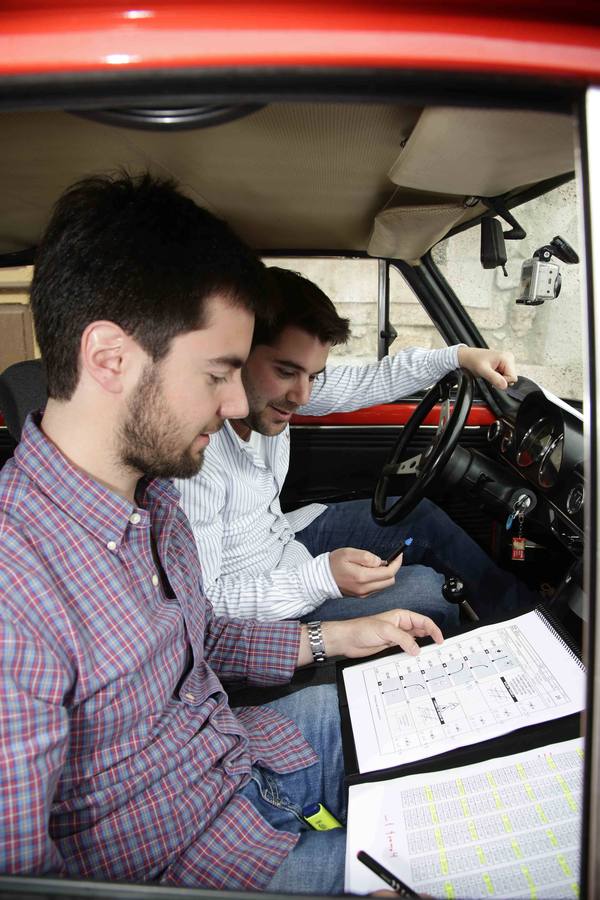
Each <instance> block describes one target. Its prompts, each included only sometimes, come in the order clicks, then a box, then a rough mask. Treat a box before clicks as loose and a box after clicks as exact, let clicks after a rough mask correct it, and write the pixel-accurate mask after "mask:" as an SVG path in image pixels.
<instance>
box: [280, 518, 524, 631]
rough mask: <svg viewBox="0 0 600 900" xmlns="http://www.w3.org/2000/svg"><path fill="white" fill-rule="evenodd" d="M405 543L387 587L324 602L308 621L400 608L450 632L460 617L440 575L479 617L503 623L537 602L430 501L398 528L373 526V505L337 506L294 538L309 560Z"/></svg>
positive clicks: (380, 550)
mask: <svg viewBox="0 0 600 900" xmlns="http://www.w3.org/2000/svg"><path fill="white" fill-rule="evenodd" d="M407 537H412V538H413V542H412V544H411V545H410V546H409V547H407V548H406V549H405V551H404V561H403V565H402V568H401V569H400V571H399V572H398V574H397V575H396V583H395V584H394V585H393V586H392V587H390V588H387V589H386V590H385V591H380V592H378V593H377V594H372V595H371V596H370V597H367V598H366V599H364V600H361V599H358V598H355V597H342V598H339V599H338V598H332V599H330V600H326V601H325V602H324V603H323V604H322V606H320V607H319V609H318V610H316V611H315V612H314V613H312V614H311V615H310V616H308V617H305V618H307V619H308V618H319V619H342V618H343V619H347V618H352V617H354V616H364V615H370V614H372V613H375V612H382V611H383V610H386V609H394V608H396V607H404V608H407V609H412V610H415V611H416V612H421V613H425V614H426V615H429V616H431V617H432V619H434V620H435V621H436V622H437V624H438V625H439V626H440V628H441V629H442V631H446V632H450V631H451V630H455V628H456V627H457V626H458V612H457V607H456V606H454V605H452V604H450V603H448V602H447V601H446V600H444V598H443V596H442V594H441V585H442V584H443V581H444V578H443V576H444V575H456V576H457V577H458V578H460V579H461V581H463V582H464V585H465V588H466V599H467V600H468V601H469V603H470V604H471V606H472V607H473V608H474V609H475V611H476V612H477V613H478V615H479V616H480V617H481V618H484V617H487V616H492V615H493V616H495V615H499V616H506V617H507V618H508V617H509V616H512V615H516V614H517V613H518V612H519V611H520V610H522V609H525V608H531V607H532V606H533V605H534V604H535V602H536V597H535V595H534V594H533V592H532V591H531V590H530V589H529V588H528V587H527V586H526V585H524V584H523V583H522V582H520V581H519V580H518V579H517V578H515V577H514V575H511V574H510V572H507V571H506V570H505V569H501V568H500V567H499V566H497V565H496V563H495V562H494V561H493V560H492V559H491V558H490V557H489V556H488V555H487V553H485V552H484V551H483V550H482V549H481V547H480V546H479V545H478V544H476V543H475V541H474V540H472V538H470V537H469V535H468V534H467V533H466V532H465V531H463V529H462V528H461V527H460V526H459V525H456V524H455V523H454V522H453V521H452V519H451V518H450V517H449V516H447V515H446V513H445V512H444V511H443V510H441V509H440V508H439V507H438V506H436V505H435V503H432V502H431V501H430V500H421V502H420V503H419V504H418V506H417V507H416V508H415V509H414V510H413V511H412V512H411V513H409V514H408V515H407V516H406V517H405V518H404V519H403V520H402V522H400V523H399V524H398V525H394V526H389V527H386V528H383V527H382V526H380V525H377V524H376V522H374V520H373V517H372V516H371V501H370V500H350V501H348V502H345V503H334V504H332V505H331V506H329V507H328V508H327V510H326V511H325V512H324V513H322V515H320V516H318V517H317V518H316V519H315V520H314V521H313V522H311V524H310V525H309V526H308V527H307V528H305V529H304V530H303V531H299V532H298V533H297V534H296V540H298V541H301V542H302V543H303V544H304V546H305V547H306V548H307V550H308V551H309V552H310V553H311V554H312V555H313V556H318V555H319V553H325V552H327V551H328V550H336V549H337V548H339V547H358V548H359V549H364V550H371V551H373V553H377V554H378V556H381V557H382V558H385V557H387V556H389V554H390V553H391V552H392V551H393V550H394V549H395V547H397V545H398V542H399V541H400V540H401V539H404V538H407ZM432 570H434V571H432ZM438 573H441V574H438Z"/></svg>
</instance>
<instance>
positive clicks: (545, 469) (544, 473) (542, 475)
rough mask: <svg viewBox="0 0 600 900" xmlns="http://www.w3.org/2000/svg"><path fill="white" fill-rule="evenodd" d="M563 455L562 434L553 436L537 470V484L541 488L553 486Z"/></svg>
mask: <svg viewBox="0 0 600 900" xmlns="http://www.w3.org/2000/svg"><path fill="white" fill-rule="evenodd" d="M562 457H563V435H562V434H560V435H559V436H558V437H557V438H555V439H554V440H553V441H552V443H551V444H550V446H549V447H548V449H547V450H546V452H545V454H544V457H543V459H542V462H541V464H540V468H539V472H538V484H539V485H540V487H543V488H551V487H554V485H555V484H556V481H557V479H558V473H559V472H560V464H561V463H562Z"/></svg>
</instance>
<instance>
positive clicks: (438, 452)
mask: <svg viewBox="0 0 600 900" xmlns="http://www.w3.org/2000/svg"><path fill="white" fill-rule="evenodd" d="M455 385H456V388H457V391H456V397H455V398H454V403H453V408H452V409H451V404H450V392H451V390H452V388H453V387H454V386H455ZM472 402H473V378H472V376H471V374H470V373H469V372H467V371H466V369H453V371H452V372H449V373H448V374H447V375H444V377H443V378H442V379H440V381H438V382H437V384H435V385H434V386H433V387H432V388H431V390H429V391H428V392H427V394H426V395H425V396H424V397H423V399H422V400H421V402H420V403H419V405H418V406H417V408H416V409H415V411H414V413H413V414H412V416H411V417H410V419H409V420H408V422H407V423H406V425H405V426H404V428H403V430H402V434H401V435H400V437H399V438H398V441H397V442H396V445H395V447H394V449H393V451H392V454H391V456H390V459H389V461H388V462H387V463H386V465H385V466H384V467H383V469H382V470H381V474H380V476H379V481H378V482H377V487H376V488H375V493H374V494H373V503H372V505H371V513H372V515H373V518H374V519H375V521H376V522H377V524H378V525H394V524H395V523H396V522H399V521H400V519H402V518H404V516H405V515H407V513H409V512H410V511H411V510H412V509H414V508H415V506H416V505H417V503H418V502H419V501H420V500H422V499H423V497H424V496H425V494H426V493H427V492H428V491H430V490H431V489H432V487H433V486H434V485H435V484H436V483H437V481H438V480H439V478H440V476H441V474H442V471H443V470H444V467H445V466H446V464H447V463H448V461H449V459H450V457H451V456H452V452H453V450H454V448H455V447H456V445H457V443H458V439H459V437H460V434H461V431H462V429H463V426H464V424H465V422H466V421H467V416H468V415H469V411H470V409H471V404H472ZM436 403H441V405H442V408H441V411H440V421H439V424H438V427H437V429H436V432H435V434H434V436H433V439H432V441H431V443H430V444H429V446H428V447H426V448H425V450H423V451H422V453H418V454H417V455H416V456H410V457H406V458H405V453H406V448H407V447H408V446H409V445H410V444H411V442H412V440H413V438H414V436H415V434H416V432H417V431H418V429H419V428H420V427H421V425H422V424H423V421H424V420H425V418H426V416H427V415H428V413H429V412H431V410H432V409H433V407H434V406H435V405H436ZM393 475H400V476H403V477H404V479H406V482H407V484H408V486H407V489H406V490H405V492H404V493H403V494H402V495H401V496H399V497H398V499H397V500H396V501H395V502H394V503H393V504H392V506H390V508H389V509H386V508H385V507H386V503H387V498H388V493H389V484H390V478H391V477H392V476H393Z"/></svg>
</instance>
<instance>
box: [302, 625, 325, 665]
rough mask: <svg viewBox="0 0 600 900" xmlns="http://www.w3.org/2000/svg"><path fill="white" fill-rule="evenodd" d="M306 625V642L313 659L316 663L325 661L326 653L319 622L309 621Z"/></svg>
mask: <svg viewBox="0 0 600 900" xmlns="http://www.w3.org/2000/svg"><path fill="white" fill-rule="evenodd" d="M306 627H307V629H308V643H309V644H310V649H311V650H312V655H313V659H314V661H315V662H316V663H322V662H325V660H326V659H327V654H326V653H325V642H324V640H323V630H322V628H321V623H320V622H309V623H308V624H307V626H306Z"/></svg>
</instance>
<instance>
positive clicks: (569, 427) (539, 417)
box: [488, 388, 585, 552]
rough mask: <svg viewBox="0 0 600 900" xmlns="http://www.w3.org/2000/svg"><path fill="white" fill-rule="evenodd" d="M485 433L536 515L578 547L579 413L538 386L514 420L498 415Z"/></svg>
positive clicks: (582, 497) (580, 489) (580, 528)
mask: <svg viewBox="0 0 600 900" xmlns="http://www.w3.org/2000/svg"><path fill="white" fill-rule="evenodd" d="M513 396H514V397H515V399H517V397H518V395H513ZM519 399H520V397H519ZM488 438H489V440H490V441H492V442H494V443H496V444H497V446H498V452H499V455H500V457H501V458H502V460H503V461H504V462H505V463H506V464H508V465H509V466H510V467H511V469H512V470H513V471H514V472H515V473H518V475H519V476H520V478H521V479H522V480H523V482H524V485H525V486H526V487H527V489H528V492H530V493H531V494H532V495H533V496H532V500H533V503H534V504H535V519H536V520H537V521H538V522H539V523H540V524H542V525H543V526H545V527H547V528H549V529H550V531H552V533H553V534H554V535H555V537H557V538H558V539H559V540H560V541H561V543H563V544H564V545H565V546H567V547H568V548H569V549H571V550H573V551H575V552H577V551H578V550H579V549H580V548H581V546H582V538H583V514H584V503H585V486H584V472H583V449H584V445H583V416H582V415H581V413H579V412H578V410H576V409H572V408H571V407H569V406H567V404H565V403H563V402H562V401H561V400H559V399H558V398H557V397H553V396H552V395H551V394H548V393H546V392H545V391H543V390H541V389H540V388H536V389H535V390H532V391H531V392H530V393H527V394H526V395H525V396H524V397H523V399H522V402H521V403H520V404H519V406H518V409H517V412H516V415H515V418H514V419H509V418H508V417H502V418H500V419H498V420H497V421H496V422H494V423H493V424H492V425H491V426H490V430H489V432H488ZM531 512H532V514H533V513H534V507H532V509H531Z"/></svg>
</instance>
